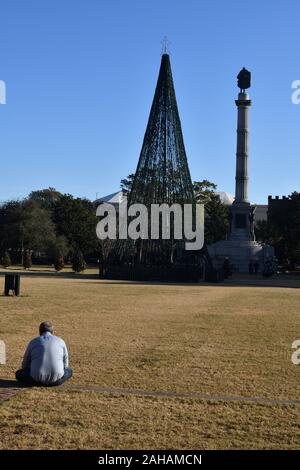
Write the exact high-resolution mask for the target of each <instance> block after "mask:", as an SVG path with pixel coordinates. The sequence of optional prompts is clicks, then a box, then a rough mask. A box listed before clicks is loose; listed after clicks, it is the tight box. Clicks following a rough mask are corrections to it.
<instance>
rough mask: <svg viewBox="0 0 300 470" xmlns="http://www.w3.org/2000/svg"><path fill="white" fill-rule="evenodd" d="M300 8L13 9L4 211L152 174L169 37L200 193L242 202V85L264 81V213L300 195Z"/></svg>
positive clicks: (159, 1) (4, 65) (164, 0)
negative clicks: (267, 206)
mask: <svg viewBox="0 0 300 470" xmlns="http://www.w3.org/2000/svg"><path fill="white" fill-rule="evenodd" d="M299 5H300V4H299V3H298V4H297V2H295V1H290V0H285V1H271V0H251V1H247V2H243V1H236V0H226V1H224V0H206V1H204V0H147V1H146V0H109V1H104V0H2V1H1V3H0V22H1V23H0V24H1V27H0V44H1V53H0V80H4V81H5V82H6V86H7V104H6V105H0V162H1V170H0V175H1V178H0V201H3V200H7V199H9V198H19V197H23V196H25V195H27V194H28V193H29V192H30V191H32V190H35V189H41V188H46V187H49V186H52V187H55V188H56V189H58V190H60V191H63V192H68V193H71V194H74V195H76V196H86V197H88V198H91V199H94V198H95V197H96V193H97V194H98V196H102V195H106V194H109V193H111V192H114V191H116V190H118V188H119V182H120V179H121V178H124V177H126V176H127V175H128V174H129V173H131V172H134V171H135V168H136V164H137V161H138V157H139V153H140V149H141V145H142V140H143V135H144V132H145V128H146V124H147V119H148V115H149V111H150V106H151V102H152V98H153V94H154V89H155V85H156V80H157V75H158V71H159V65H160V56H161V41H162V38H163V37H164V36H165V35H167V36H168V38H169V40H170V42H171V46H170V54H171V63H172V69H173V78H174V82H175V89H176V95H177V101H178V106H179V112H180V116H181V121H182V127H183V133H184V139H185V146H186V150H187V156H188V161H189V166H190V171H191V174H192V178H193V180H201V179H209V180H211V181H213V182H215V183H217V185H218V189H219V190H221V191H228V192H231V193H234V177H235V141H236V108H235V103H234V100H235V98H236V95H237V92H238V88H237V87H236V75H237V73H238V72H239V70H240V69H241V68H242V67H243V66H245V67H246V68H248V69H249V70H251V72H252V87H251V90H250V95H251V99H252V101H253V103H252V108H251V111H250V161H249V176H250V199H251V201H252V202H256V203H265V202H266V199H267V196H268V194H273V195H277V194H278V195H283V194H289V193H290V192H291V191H293V190H298V191H300V178H299V170H300V163H299V146H300V105H298V106H297V105H294V104H292V101H291V94H292V89H291V83H292V81H294V80H297V79H300V52H299V38H300V6H299Z"/></svg>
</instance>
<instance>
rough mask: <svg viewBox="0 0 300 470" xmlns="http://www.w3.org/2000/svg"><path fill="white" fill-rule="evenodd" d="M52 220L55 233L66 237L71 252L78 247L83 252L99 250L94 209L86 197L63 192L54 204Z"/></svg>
mask: <svg viewBox="0 0 300 470" xmlns="http://www.w3.org/2000/svg"><path fill="white" fill-rule="evenodd" d="M53 220H54V223H55V226H56V233H57V235H59V236H64V237H65V238H66V240H67V242H68V244H69V247H70V249H71V250H72V251H73V252H74V251H76V250H77V249H78V248H79V249H80V251H82V253H84V254H89V253H94V252H97V251H98V250H99V246H100V244H99V240H98V239H97V236H96V225H97V222H98V220H97V217H96V210H95V207H94V205H93V203H92V202H91V201H89V200H88V199H80V198H74V197H73V196H71V195H70V194H63V195H62V196H61V197H60V199H59V201H58V202H57V203H56V204H55V206H54V211H53Z"/></svg>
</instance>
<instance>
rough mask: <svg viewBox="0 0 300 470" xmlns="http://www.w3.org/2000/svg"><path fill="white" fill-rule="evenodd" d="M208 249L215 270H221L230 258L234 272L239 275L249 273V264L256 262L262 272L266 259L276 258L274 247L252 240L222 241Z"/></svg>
mask: <svg viewBox="0 0 300 470" xmlns="http://www.w3.org/2000/svg"><path fill="white" fill-rule="evenodd" d="M207 248H208V252H209V255H210V257H211V259H212V262H213V264H214V266H215V268H221V267H222V266H223V264H224V261H225V259H226V258H228V259H229V262H230V265H231V267H232V270H233V271H234V272H239V273H248V272H249V263H255V262H257V263H258V264H259V272H261V271H262V269H263V266H264V264H265V261H266V259H267V258H269V257H273V256H274V249H273V247H271V246H269V245H263V244H261V243H258V242H256V241H251V240H222V241H219V242H216V243H213V244H212V245H209V246H208V247H207Z"/></svg>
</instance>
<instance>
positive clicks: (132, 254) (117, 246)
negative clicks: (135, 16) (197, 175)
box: [108, 53, 208, 279]
mask: <svg viewBox="0 0 300 470" xmlns="http://www.w3.org/2000/svg"><path fill="white" fill-rule="evenodd" d="M195 202H196V201H195V197H194V192H193V185H192V180H191V176H190V172H189V167H188V162H187V156H186V152H185V147H184V141H183V135H182V129H181V122H180V117H179V112H178V107H177V102H176V96H175V89H174V83H173V77H172V71H171V64H170V57H169V55H168V54H167V53H164V54H163V55H162V59H161V65H160V71H159V76H158V81H157V85H156V90H155V95H154V99H153V103H152V106H151V111H150V115H149V120H148V125H147V129H146V133H145V136H144V140H143V145H142V150H141V153H140V157H139V161H138V165H137V169H136V172H135V176H134V180H133V184H132V189H131V191H130V193H129V194H128V207H130V206H131V205H132V204H136V203H138V204H144V205H145V206H146V207H147V208H148V213H149V214H150V209H151V204H163V203H165V204H168V205H169V206H171V205H172V204H181V205H183V204H195ZM173 223H174V220H173V219H172V218H171V220H170V232H171V238H170V239H169V240H164V239H162V237H159V239H157V240H153V239H151V238H149V239H148V240H141V239H138V240H136V241H133V240H118V241H116V243H112V244H111V248H112V249H111V250H110V253H111V255H112V256H108V264H111V263H110V261H111V262H112V264H119V265H121V266H123V267H124V266H126V265H127V266H129V271H130V272H131V273H132V267H133V266H137V272H139V268H138V266H139V267H143V266H144V267H150V269H152V268H153V273H152V274H153V276H152V274H151V275H150V277H151V276H152V277H154V278H155V275H156V274H157V273H159V272H161V269H164V268H165V267H168V266H169V267H170V268H171V271H167V272H166V271H165V270H164V274H163V276H164V278H165V279H166V278H168V276H169V275H170V277H172V276H173V274H174V273H173V269H175V270H177V271H176V272H177V274H176V276H177V278H180V277H181V278H186V277H188V276H190V277H191V273H193V274H192V276H194V275H195V276H196V274H194V273H196V270H195V269H194V268H193V270H192V271H190V273H188V272H187V271H186V268H188V266H191V265H192V266H193V267H195V266H199V261H200V258H203V254H204V258H205V256H206V255H205V253H206V250H204V251H205V252H204V253H203V250H202V251H201V253H200V252H199V251H198V252H195V251H192V252H188V251H186V250H185V248H184V243H185V240H177V239H174V232H173ZM149 225H150V224H149ZM207 256H208V255H207ZM155 266H156V268H155ZM180 266H182V267H184V268H182V274H178V268H179V269H180ZM172 267H173V268H172ZM121 272H122V274H121V275H120V273H121ZM124 272H125V271H122V269H121V271H120V272H119V273H118V274H119V276H120V277H122V275H123V273H124ZM125 275H126V274H125ZM136 277H137V278H138V277H139V274H138V275H137V276H136Z"/></svg>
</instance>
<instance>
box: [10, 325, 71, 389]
mask: <svg viewBox="0 0 300 470" xmlns="http://www.w3.org/2000/svg"><path fill="white" fill-rule="evenodd" d="M68 365H69V359H68V350H67V346H66V344H65V342H64V341H63V340H62V339H61V338H59V337H58V336H54V335H53V326H52V323H50V322H48V321H45V322H43V323H41V324H40V336H38V337H37V338H34V339H33V340H32V341H30V343H29V344H28V346H27V349H26V351H25V354H24V358H23V362H22V369H20V370H18V371H17V372H16V379H17V380H18V381H19V382H24V383H26V384H28V385H40V386H44V387H50V386H55V385H61V384H62V383H64V382H65V381H66V380H68V379H70V378H71V377H72V369H70V368H69V367H68Z"/></svg>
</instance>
